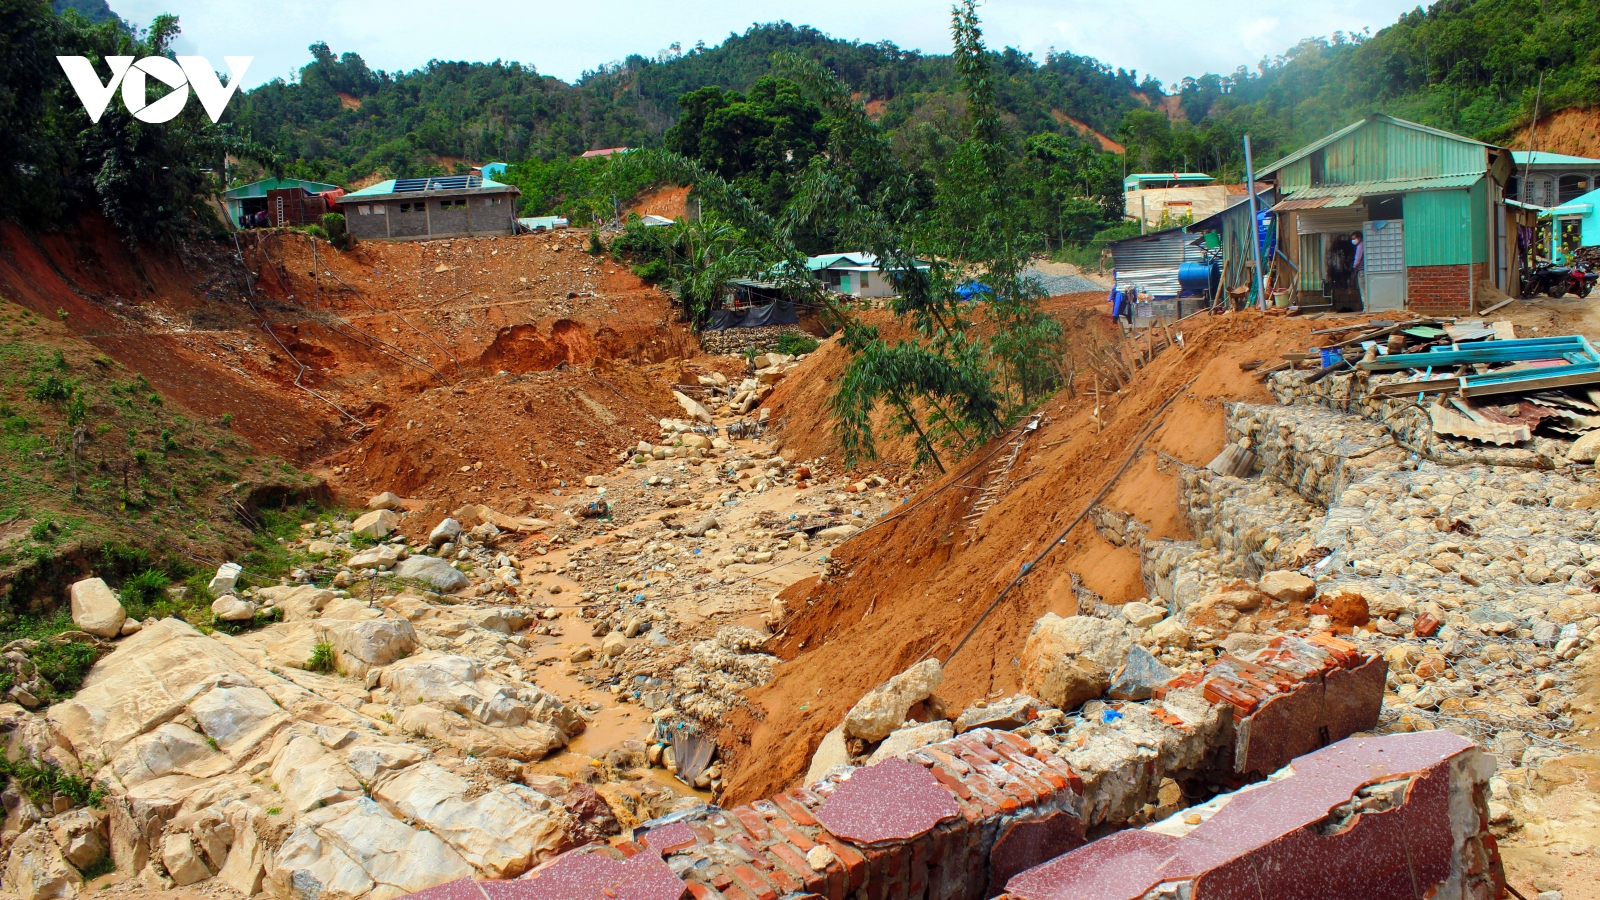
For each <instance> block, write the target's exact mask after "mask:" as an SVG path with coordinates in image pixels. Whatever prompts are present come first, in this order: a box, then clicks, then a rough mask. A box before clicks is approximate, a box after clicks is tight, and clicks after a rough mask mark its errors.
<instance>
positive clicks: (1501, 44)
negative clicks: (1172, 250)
mask: <svg viewBox="0 0 1600 900" xmlns="http://www.w3.org/2000/svg"><path fill="white" fill-rule="evenodd" d="M78 2H87V0H78ZM780 51H787V52H794V53H798V54H801V55H804V56H808V57H812V58H815V59H817V60H819V61H821V62H822V63H823V64H824V65H826V66H827V67H828V68H830V69H831V70H833V71H834V72H836V73H837V74H839V76H840V77H841V78H843V79H844V81H845V82H846V83H847V84H849V85H850V86H851V87H852V88H853V89H855V90H856V91H858V92H859V94H860V99H862V100H863V101H865V102H867V103H868V109H869V111H870V112H871V113H872V114H873V115H874V116H877V117H880V121H881V122H882V123H883V124H884V125H885V126H886V127H887V128H888V129H889V130H890V132H891V133H895V132H902V131H905V130H906V129H907V128H909V127H910V126H913V125H920V124H926V123H934V124H936V125H937V124H939V123H941V122H942V121H946V120H948V119H950V118H953V117H958V114H959V107H960V105H961V100H960V99H959V96H958V93H957V92H956V91H955V89H954V88H955V74H954V70H953V68H952V64H951V58H950V57H949V56H948V55H942V54H923V53H918V52H915V51H905V50H901V49H899V48H897V47H895V46H894V45H893V44H890V43H888V42H883V43H878V44H864V43H859V42H852V41H842V40H836V39H833V38H829V37H827V36H826V35H824V34H822V33H820V32H818V31H816V30H815V29H812V28H809V27H806V26H803V25H799V26H797V25H791V24H788V23H776V24H771V25H762V26H755V27H752V28H751V29H750V30H748V31H747V32H745V33H744V34H742V35H737V36H730V37H729V38H728V39H727V40H726V41H724V42H723V43H722V44H720V45H718V46H716V47H710V48H707V47H704V46H700V47H695V48H693V49H691V50H689V51H688V52H682V53H680V52H676V51H673V52H669V53H664V54H661V55H660V56H658V57H656V58H650V59H647V58H645V57H643V56H630V57H628V58H627V59H626V60H624V61H622V62H621V63H617V64H613V65H608V66H603V67H601V68H600V69H598V70H596V71H594V72H592V73H589V74H587V75H585V77H583V78H582V79H580V80H579V82H578V83H577V84H575V85H569V84H566V83H564V82H561V81H559V80H557V79H554V78H550V77H547V76H541V75H539V74H538V73H537V71H536V70H535V69H534V68H533V67H531V66H528V65H520V64H517V63H501V62H495V63H462V62H438V61H435V62H432V63H430V64H429V65H428V66H426V67H424V68H422V69H418V70H415V71H411V72H401V73H385V72H374V71H372V70H370V69H369V68H368V67H367V66H366V64H365V62H363V61H362V59H361V57H360V56H359V55H358V54H357V53H355V52H345V53H343V54H342V55H339V56H336V55H335V54H334V52H333V51H332V50H330V49H329V48H328V47H326V46H325V45H322V44H317V45H314V46H313V47H312V53H313V57H314V58H313V60H312V62H311V63H310V64H308V65H307V66H306V67H305V68H304V69H303V70H302V72H301V77H300V79H299V81H298V82H297V83H294V84H288V83H283V82H281V81H279V82H273V83H270V84H267V85H264V86H262V87H260V88H258V89H256V90H254V91H252V92H251V93H250V94H249V97H248V100H247V102H245V103H242V104H240V108H239V110H238V113H237V117H238V121H239V122H240V123H241V124H242V125H244V126H245V127H246V128H247V129H249V132H250V133H251V134H252V135H253V136H254V137H255V139H256V140H258V141H260V142H262V143H265V144H267V145H269V146H272V147H274V148H276V149H277V150H278V151H279V152H280V153H281V154H283V156H284V158H285V160H286V162H288V163H290V164H291V165H292V166H293V167H294V168H295V169H296V170H297V171H300V172H302V173H303V174H306V175H310V176H315V177H319V178H331V179H333V180H348V179H353V178H358V177H362V176H366V175H370V174H372V173H374V172H380V173H386V174H399V173H402V172H405V173H412V174H419V173H420V172H421V171H423V170H426V169H427V168H428V167H429V166H432V165H439V164H440V163H441V161H442V162H443V163H444V165H443V166H442V168H446V169H448V168H449V167H450V166H449V164H450V163H451V162H452V161H454V160H457V159H471V160H487V159H494V158H498V159H503V160H522V159H528V158H533V157H537V158H541V159H547V160H548V159H554V158H559V157H566V156H572V155H575V154H577V153H580V152H582V151H583V150H587V149H591V148H595V147H608V146H620V145H628V146H655V145H659V144H660V143H661V141H662V138H663V135H664V134H665V132H666V131H667V129H668V128H670V127H671V126H672V125H673V124H674V122H676V120H677V118H678V115H679V106H678V99H679V97H681V96H682V95H684V94H687V93H690V92H693V91H696V90H699V89H701V88H705V87H708V86H715V87H719V88H724V89H732V90H737V91H743V90H746V89H748V88H749V87H750V86H751V85H753V84H754V83H755V82H756V80H757V79H758V78H760V77H762V76H763V75H766V74H768V73H769V72H770V70H771V57H772V54H773V53H774V52H780ZM993 59H994V70H995V74H996V76H997V77H998V78H999V83H998V84H997V99H998V103H999V107H1000V109H1001V110H1002V111H1003V113H1004V114H1005V115H1006V116H1007V120H1008V124H1009V125H1010V127H1011V128H1012V129H1013V131H1014V132H1015V134H1016V135H1017V138H1018V140H1019V141H1020V140H1022V139H1024V138H1026V137H1028V136H1030V135H1037V134H1041V133H1055V134H1060V135H1062V136H1065V137H1069V138H1074V139H1077V138H1079V137H1080V135H1082V134H1084V133H1086V132H1085V129H1086V128H1089V129H1093V130H1095V131H1098V132H1100V133H1101V134H1103V135H1106V136H1109V137H1111V138H1114V139H1115V140H1116V141H1118V142H1120V143H1122V144H1126V145H1127V146H1128V149H1129V151H1130V159H1129V167H1130V168H1131V169H1150V170H1158V171H1159V170H1167V169H1172V168H1184V169H1199V170H1206V171H1213V172H1217V173H1219V174H1229V175H1234V174H1237V170H1238V169H1239V167H1240V163H1241V160H1240V152H1239V146H1240V141H1239V138H1240V136H1241V135H1242V134H1243V133H1244V132H1245V131H1247V130H1248V131H1249V132H1251V134H1252V135H1253V141H1254V144H1255V146H1256V147H1257V148H1259V152H1260V154H1261V156H1262V157H1263V158H1265V159H1271V158H1273V157H1274V156H1276V155H1280V154H1282V153H1284V152H1287V151H1288V150H1291V149H1293V148H1294V147H1295V146H1297V145H1299V144H1300V143H1303V142H1305V141H1307V140H1310V139H1313V138H1315V137H1318V136H1321V135H1322V134H1326V133H1327V132H1328V131H1330V130H1332V129H1334V128H1337V127H1339V126H1342V125H1344V124H1347V123H1348V122H1349V121H1351V120H1353V119H1355V118H1358V117H1359V116H1361V115H1364V114H1366V113H1368V112H1373V111H1384V112H1388V113H1391V114H1394V115H1399V116H1402V117H1405V118H1411V119H1415V120H1418V121H1422V122H1425V123H1428V124H1432V125H1436V126H1439V127H1442V128H1448V129H1452V130H1456V131H1461V132H1464V133H1467V134H1472V135H1477V136H1481V137H1488V138H1495V137H1500V136H1503V135H1504V134H1506V133H1507V132H1508V131H1509V129H1510V128H1511V127H1512V126H1514V125H1515V124H1517V123H1518V122H1519V121H1521V120H1523V119H1525V118H1526V117H1527V116H1528V115H1529V113H1530V112H1531V110H1532V107H1533V102H1534V94H1535V91H1536V89H1537V85H1538V81H1539V73H1540V71H1541V70H1543V71H1544V73H1545V84H1544V90H1543V98H1542V104H1541V105H1542V106H1543V108H1544V109H1546V110H1548V109H1556V108H1561V107H1562V106H1570V105H1574V104H1590V103H1596V102H1600V4H1596V3H1595V2H1594V0H1541V2H1539V3H1530V2H1528V0H1440V2H1437V3H1435V4H1433V5H1432V6H1430V7H1429V8H1427V9H1426V10H1424V9H1422V8H1421V7H1419V8H1417V9H1416V10H1414V11H1412V12H1410V13H1407V14H1405V15H1403V16H1401V17H1400V20H1399V21H1398V22H1397V23H1395V24H1394V25H1391V26H1389V27H1387V28H1384V29H1383V30H1381V31H1379V32H1377V33H1376V34H1372V35H1366V34H1361V35H1345V34H1342V33H1340V34H1335V35H1332V36H1329V37H1316V38H1308V39H1307V40H1305V41H1302V42H1301V43H1300V44H1299V45H1298V46H1296V47H1294V48H1292V49H1290V50H1289V51H1287V52H1286V53H1285V54H1284V55H1283V56H1281V57H1278V58H1275V59H1270V60H1262V61H1260V62H1259V63H1258V64H1256V65H1255V66H1253V67H1247V66H1240V67H1239V68H1238V69H1237V70H1236V71H1234V72H1232V73H1228V74H1215V73H1213V74H1207V75H1204V76H1200V77H1196V78H1190V79H1184V80H1183V81H1182V82H1181V83H1179V84H1175V85H1165V86H1164V85H1162V84H1161V83H1160V82H1156V81H1154V80H1151V79H1148V78H1146V79H1145V80H1143V81H1142V82H1141V81H1139V79H1138V76H1137V74H1136V73H1131V72H1128V71H1125V70H1123V69H1117V68H1113V67H1112V66H1111V65H1108V64H1104V63H1101V62H1099V61H1096V60H1093V59H1089V58H1086V57H1080V56H1074V55H1071V54H1056V55H1052V56H1050V57H1048V58H1046V59H1044V60H1043V61H1040V60H1035V59H1033V58H1030V57H1029V56H1027V55H1025V54H1021V53H1018V52H1017V51H1015V50H1010V49H1007V50H1003V51H999V52H996V53H994V54H993ZM1170 98H1175V101H1176V102H1173V100H1172V99H1170ZM940 130H941V131H944V130H947V129H944V128H942V127H941V129H940ZM1091 140H1095V145H1096V147H1097V149H1098V148H1099V147H1101V146H1107V145H1103V144H1101V143H1100V142H1099V141H1098V140H1096V139H1093V138H1091ZM910 142H911V140H910V135H904V136H902V139H901V143H902V144H903V145H907V146H908V145H909V143H910Z"/></svg>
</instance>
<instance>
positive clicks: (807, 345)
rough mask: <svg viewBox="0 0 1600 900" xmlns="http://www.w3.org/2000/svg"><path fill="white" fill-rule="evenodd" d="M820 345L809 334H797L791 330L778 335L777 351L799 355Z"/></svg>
mask: <svg viewBox="0 0 1600 900" xmlns="http://www.w3.org/2000/svg"><path fill="white" fill-rule="evenodd" d="M818 346H820V345H819V344H818V343H817V339H816V338H814V337H812V336H811V335H809V334H797V333H795V332H793V331H790V332H786V333H784V334H780V335H778V352H779V353H786V354H788V355H790V356H799V355H801V354H802V353H810V352H811V351H813V350H815V349H817V347H818Z"/></svg>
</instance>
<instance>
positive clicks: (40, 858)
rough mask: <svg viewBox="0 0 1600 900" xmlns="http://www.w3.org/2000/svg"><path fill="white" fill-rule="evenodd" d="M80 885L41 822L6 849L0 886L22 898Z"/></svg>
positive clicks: (54, 894)
mask: <svg viewBox="0 0 1600 900" xmlns="http://www.w3.org/2000/svg"><path fill="white" fill-rule="evenodd" d="M97 580H98V579H97ZM82 888H83V876H82V875H79V874H78V870H77V869H74V868H73V867H72V866H71V864H69V863H68V862H67V860H66V857H65V856H63V855H62V854H61V848H60V847H58V846H56V842H55V840H54V839H52V838H51V837H50V829H48V828H47V827H45V826H44V825H35V826H33V827H32V828H30V829H28V830H27V831H24V832H23V833H22V836H21V837H18V838H17V839H16V840H15V841H13V842H12V844H11V846H10V847H9V848H7V850H6V863H5V873H4V876H3V877H0V889H4V890H6V891H8V892H10V893H12V894H16V895H17V896H19V897H21V898H22V900H54V898H58V897H61V898H65V897H76V896H78V892H79V891H80V890H81V889H82Z"/></svg>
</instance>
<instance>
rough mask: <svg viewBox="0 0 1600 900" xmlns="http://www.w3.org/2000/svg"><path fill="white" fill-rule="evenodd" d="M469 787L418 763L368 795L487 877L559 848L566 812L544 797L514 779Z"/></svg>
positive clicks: (506, 873) (510, 873)
mask: <svg viewBox="0 0 1600 900" xmlns="http://www.w3.org/2000/svg"><path fill="white" fill-rule="evenodd" d="M474 793H475V792H474V791H473V790H472V787H471V785H469V784H468V783H467V781H466V779H464V778H461V777H460V776H458V775H456V774H454V773H452V772H448V771H446V770H444V769H443V768H440V767H439V766H437V765H435V764H433V763H421V764H418V765H414V766H411V767H410V768H407V769H404V770H402V771H399V772H396V773H395V774H394V775H392V776H390V777H389V778H387V779H385V780H384V781H383V782H382V783H381V784H379V785H378V786H377V787H376V788H375V789H374V790H373V792H372V795H373V797H374V798H375V799H376V800H377V801H378V802H379V803H382V804H383V805H384V806H386V807H388V808H389V809H391V810H393V811H394V812H395V813H397V814H399V815H401V816H403V817H404V818H405V819H406V820H407V821H410V822H414V823H416V824H418V825H422V826H424V827H426V828H427V829H428V830H429V831H431V832H432V833H434V834H436V835H438V836H439V837H441V838H443V839H444V840H445V842H446V843H448V844H449V845H450V846H451V848H452V849H454V850H455V851H456V852H457V853H459V854H461V857H462V858H463V859H465V860H466V861H467V862H469V863H471V864H472V865H473V867H475V868H476V869H478V871H480V872H482V873H483V874H485V875H488V876H489V877H491V878H515V877H516V876H518V875H521V874H522V873H523V872H525V871H527V870H528V869H529V868H531V867H532V866H533V865H534V864H535V863H537V862H541V861H543V860H545V859H548V858H550V857H551V856H554V855H555V854H556V853H557V852H558V851H559V850H561V849H562V846H563V844H564V842H565V841H566V839H567V827H568V824H569V822H570V818H571V817H570V816H569V815H568V814H567V812H566V810H565V809H563V808H562V807H561V806H560V805H558V804H557V803H555V802H554V801H552V800H551V799H550V798H548V797H546V796H544V795H543V794H540V793H538V792H536V791H534V790H532V789H530V788H527V787H524V786H523V785H519V784H501V785H496V786H495V787H494V788H493V789H491V790H489V791H486V792H483V793H477V794H476V796H472V795H473V794H474ZM469 796H471V799H468V797H469Z"/></svg>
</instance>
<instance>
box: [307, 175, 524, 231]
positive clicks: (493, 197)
mask: <svg viewBox="0 0 1600 900" xmlns="http://www.w3.org/2000/svg"><path fill="white" fill-rule="evenodd" d="M520 196H522V191H520V190H518V189H517V188H516V187H514V186H512V185H509V184H501V183H500V182H498V181H492V180H490V179H488V178H484V177H482V176H480V175H445V176H438V177H434V178H397V179H390V180H388V181H380V182H378V183H377V184H375V185H372V186H371V187H367V188H362V189H361V190H359V191H356V192H354V193H351V194H345V195H344V196H343V197H340V198H339V199H338V203H339V206H340V209H341V210H342V211H343V212H344V220H345V227H346V228H347V229H349V231H350V233H351V234H353V235H355V236H356V237H357V238H358V239H360V240H366V241H386V240H387V241H425V240H430V239H432V238H453V237H469V236H480V235H496V234H501V235H511V234H516V233H517V198H518V197H520Z"/></svg>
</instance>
